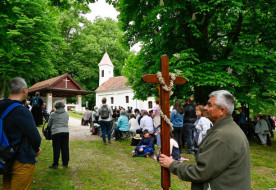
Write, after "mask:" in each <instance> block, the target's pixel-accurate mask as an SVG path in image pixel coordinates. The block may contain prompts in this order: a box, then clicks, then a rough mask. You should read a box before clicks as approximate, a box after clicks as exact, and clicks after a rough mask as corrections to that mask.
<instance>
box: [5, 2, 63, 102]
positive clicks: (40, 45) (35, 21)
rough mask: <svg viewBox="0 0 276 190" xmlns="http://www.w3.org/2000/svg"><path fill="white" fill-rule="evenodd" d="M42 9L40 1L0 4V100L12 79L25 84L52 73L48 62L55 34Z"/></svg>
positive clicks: (42, 5)
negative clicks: (22, 79)
mask: <svg viewBox="0 0 276 190" xmlns="http://www.w3.org/2000/svg"><path fill="white" fill-rule="evenodd" d="M3 7H8V10H7V11H5V10H2V8H3ZM45 7H47V6H46V4H45V1H43V0H24V1H21V0H4V1H2V2H1V14H0V21H1V22H0V31H1V32H0V35H1V46H0V62H1V65H0V80H1V83H0V86H1V93H0V98H3V97H4V93H5V89H6V87H5V86H6V81H7V80H9V79H11V78H13V77H15V76H21V77H23V78H25V79H26V80H27V82H29V81H31V80H34V81H35V80H38V79H40V78H43V77H46V76H49V75H52V74H54V73H55V70H54V66H53V64H52V60H53V59H54V58H55V57H54V56H55V54H54V45H55V44H57V43H58V37H57V36H56V34H57V33H59V32H58V28H57V23H56V21H55V18H53V17H51V16H49V12H48V11H47V10H46V8H45Z"/></svg>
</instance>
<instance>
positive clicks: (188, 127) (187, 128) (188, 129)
mask: <svg viewBox="0 0 276 190" xmlns="http://www.w3.org/2000/svg"><path fill="white" fill-rule="evenodd" d="M194 128H195V127H194V124H193V123H184V124H183V130H184V134H185V137H186V141H187V145H188V152H189V151H191V150H192V149H193V148H194V145H193V131H194Z"/></svg>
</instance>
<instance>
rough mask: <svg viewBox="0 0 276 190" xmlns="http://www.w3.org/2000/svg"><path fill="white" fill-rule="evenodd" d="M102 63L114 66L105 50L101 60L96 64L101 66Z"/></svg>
mask: <svg viewBox="0 0 276 190" xmlns="http://www.w3.org/2000/svg"><path fill="white" fill-rule="evenodd" d="M102 65H109V66H112V67H114V65H113V64H112V62H111V60H110V58H109V55H108V54H107V52H105V54H104V56H103V58H102V60H101V62H100V63H99V64H98V66H102Z"/></svg>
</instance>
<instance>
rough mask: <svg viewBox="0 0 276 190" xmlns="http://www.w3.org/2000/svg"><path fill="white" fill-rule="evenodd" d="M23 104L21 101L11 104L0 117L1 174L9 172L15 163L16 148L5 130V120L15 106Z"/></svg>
mask: <svg viewBox="0 0 276 190" xmlns="http://www.w3.org/2000/svg"><path fill="white" fill-rule="evenodd" d="M18 106H22V104H20V103H13V104H11V105H10V106H9V107H8V108H7V109H6V110H5V111H4V112H3V113H2V115H1V117H0V174H5V173H8V172H9V171H10V170H11V168H12V165H13V158H14V154H15V151H16V150H15V149H14V148H13V147H12V146H11V145H10V143H9V141H8V139H7V137H6V135H5V131H4V128H3V127H4V126H3V120H4V118H5V117H6V116H7V115H8V114H9V113H10V112H11V111H12V110H13V109H14V108H15V107H18Z"/></svg>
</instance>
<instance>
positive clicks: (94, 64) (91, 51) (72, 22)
mask: <svg viewBox="0 0 276 190" xmlns="http://www.w3.org/2000/svg"><path fill="white" fill-rule="evenodd" d="M59 27H60V29H61V33H62V36H63V38H64V39H65V44H64V45H63V46H60V48H61V49H60V51H58V52H57V53H59V54H61V55H62V56H58V57H59V58H58V59H57V61H56V62H55V68H56V69H57V70H58V72H59V74H64V73H65V72H67V73H69V74H70V75H71V76H73V77H74V79H75V80H77V81H78V82H79V83H80V85H82V86H83V87H84V88H85V89H86V90H90V91H94V90H96V88H97V87H98V85H99V68H98V64H99V62H100V61H101V59H102V57H103V55H104V53H105V51H107V52H108V54H109V56H110V59H111V61H112V63H113V64H114V66H115V70H114V75H115V76H118V75H120V74H121V70H122V67H123V64H124V61H125V59H126V58H127V57H128V55H129V49H128V48H127V47H125V46H123V45H122V43H121V38H122V36H123V32H122V31H121V30H120V29H119V27H118V25H117V22H116V21H114V20H112V19H110V18H107V19H103V18H97V19H96V21H95V22H94V23H91V22H90V21H88V20H87V19H86V18H84V17H82V16H81V14H79V13H75V12H73V11H70V12H69V11H66V12H64V13H63V14H62V16H61V18H60V21H59ZM94 99H95V98H94V96H92V95H91V96H87V97H85V98H83V101H89V105H92V104H94V101H95V100H94Z"/></svg>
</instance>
